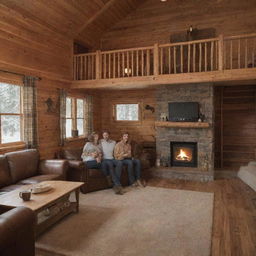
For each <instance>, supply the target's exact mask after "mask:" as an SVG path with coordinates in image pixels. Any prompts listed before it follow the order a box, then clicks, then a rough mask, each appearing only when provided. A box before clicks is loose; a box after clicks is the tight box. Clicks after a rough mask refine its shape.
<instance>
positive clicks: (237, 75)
mask: <svg viewBox="0 0 256 256" xmlns="http://www.w3.org/2000/svg"><path fill="white" fill-rule="evenodd" d="M247 80H256V68H247V69H233V70H222V71H219V70H217V71H211V72H201V73H199V72H195V73H184V74H171V75H169V74H168V75H158V76H145V77H132V78H131V77H124V78H116V79H99V80H89V81H73V83H72V84H71V88H72V89H118V90H121V89H141V88H150V87H155V86H158V85H161V84H170V85H172V84H190V83H208V82H209V83H217V82H227V81H237V82H239V81H247Z"/></svg>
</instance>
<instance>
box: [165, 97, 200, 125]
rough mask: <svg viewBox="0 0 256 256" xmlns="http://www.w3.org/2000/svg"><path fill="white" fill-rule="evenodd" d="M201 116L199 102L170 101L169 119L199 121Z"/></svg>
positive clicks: (174, 120)
mask: <svg viewBox="0 0 256 256" xmlns="http://www.w3.org/2000/svg"><path fill="white" fill-rule="evenodd" d="M198 118H199V104H198V102H171V103H169V120H170V121H172V122H197V121H198Z"/></svg>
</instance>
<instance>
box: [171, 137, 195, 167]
mask: <svg viewBox="0 0 256 256" xmlns="http://www.w3.org/2000/svg"><path fill="white" fill-rule="evenodd" d="M171 166H184V167H197V143H196V142H171Z"/></svg>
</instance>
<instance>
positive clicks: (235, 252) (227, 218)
mask: <svg viewBox="0 0 256 256" xmlns="http://www.w3.org/2000/svg"><path fill="white" fill-rule="evenodd" d="M148 185H150V186H156V187H165V188H175V189H185V190H192V191H202V192H214V217H213V218H214V221H213V234H212V256H255V255H256V192H255V191H253V190H252V189H251V188H250V187H249V186H247V185H246V184H245V183H243V182H242V181H241V180H239V179H237V178H233V179H218V180H215V181H212V182H208V183H200V182H194V181H181V180H178V181H177V180H169V179H158V178H153V179H149V181H148Z"/></svg>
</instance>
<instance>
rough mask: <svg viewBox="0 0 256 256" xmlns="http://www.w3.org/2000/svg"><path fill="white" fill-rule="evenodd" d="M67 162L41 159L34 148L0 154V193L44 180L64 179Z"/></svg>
mask: <svg viewBox="0 0 256 256" xmlns="http://www.w3.org/2000/svg"><path fill="white" fill-rule="evenodd" d="M67 170H68V162H67V161H65V160H41V161H40V159H39V152H38V151H37V150H36V149H28V150H22V151H16V152H10V153H6V154H5V155H0V193H1V192H8V191H11V190H14V189H16V188H19V187H20V186H22V185H27V184H35V183H38V182H41V181H45V180H65V179H66V175H67Z"/></svg>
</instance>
